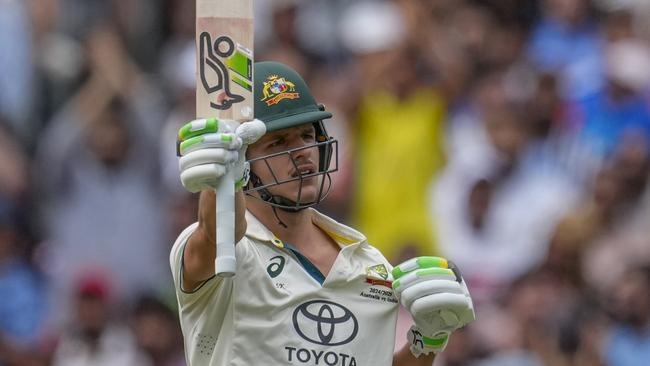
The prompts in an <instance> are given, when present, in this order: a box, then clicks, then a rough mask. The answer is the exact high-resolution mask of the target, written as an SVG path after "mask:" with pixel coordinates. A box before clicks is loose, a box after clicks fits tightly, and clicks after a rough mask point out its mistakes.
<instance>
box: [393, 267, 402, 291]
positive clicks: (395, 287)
mask: <svg viewBox="0 0 650 366" xmlns="http://www.w3.org/2000/svg"><path fill="white" fill-rule="evenodd" d="M393 273H395V271H394V270H393ZM400 286H402V283H401V282H399V280H395V281H393V290H397V289H398V288H399V287H400Z"/></svg>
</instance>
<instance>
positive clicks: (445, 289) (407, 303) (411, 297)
mask: <svg viewBox="0 0 650 366" xmlns="http://www.w3.org/2000/svg"><path fill="white" fill-rule="evenodd" d="M439 293H450V294H458V295H462V296H465V295H464V294H463V289H462V288H461V286H460V284H459V283H458V282H456V281H448V280H434V279H432V280H428V281H421V282H418V283H416V284H414V285H412V286H409V287H408V288H406V289H404V290H403V291H402V292H401V294H400V302H401V304H402V305H403V306H404V307H405V308H407V309H410V308H411V306H412V304H413V302H414V301H416V300H418V299H420V298H423V297H426V296H430V295H435V294H439Z"/></svg>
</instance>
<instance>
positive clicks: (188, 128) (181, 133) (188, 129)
mask: <svg viewBox="0 0 650 366" xmlns="http://www.w3.org/2000/svg"><path fill="white" fill-rule="evenodd" d="M218 130H219V120H218V119H216V118H208V119H206V120H205V126H203V128H200V129H198V130H192V122H189V123H186V124H185V125H184V126H183V127H181V129H180V130H178V139H179V140H181V141H185V140H187V139H191V138H192V137H195V136H199V135H202V134H204V133H214V132H217V131H218Z"/></svg>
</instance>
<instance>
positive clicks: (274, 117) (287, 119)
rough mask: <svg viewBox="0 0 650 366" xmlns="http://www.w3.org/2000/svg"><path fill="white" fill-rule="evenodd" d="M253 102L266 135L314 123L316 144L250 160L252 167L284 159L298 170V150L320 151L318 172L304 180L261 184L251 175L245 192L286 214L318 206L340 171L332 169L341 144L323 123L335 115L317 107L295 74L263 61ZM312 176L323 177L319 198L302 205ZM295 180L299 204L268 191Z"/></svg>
mask: <svg viewBox="0 0 650 366" xmlns="http://www.w3.org/2000/svg"><path fill="white" fill-rule="evenodd" d="M254 98H255V118H257V119H259V120H261V121H262V122H264V124H265V125H266V131H267V132H273V131H277V130H281V129H285V128H290V127H295V126H300V125H303V124H307V123H311V124H313V125H314V128H315V131H316V143H315V144H313V145H309V146H305V147H301V148H298V149H293V150H287V151H283V152H280V153H276V154H272V155H267V156H263V157H258V158H255V159H252V160H249V162H250V163H253V162H255V161H259V160H267V159H270V158H274V157H277V156H281V155H285V156H288V157H289V158H290V159H291V161H292V163H293V164H294V165H295V166H296V167H297V166H298V164H297V162H296V161H295V160H294V159H293V154H294V153H295V152H296V151H297V150H302V149H309V148H314V147H318V150H319V168H318V172H314V173H311V174H308V175H304V176H303V175H300V176H298V177H296V178H293V179H288V180H284V181H278V180H277V179H275V181H274V182H262V181H261V179H260V178H259V176H257V175H256V174H255V173H254V172H252V171H251V173H250V182H249V184H248V186H247V187H246V190H245V191H246V192H247V193H249V194H250V193H251V192H254V191H257V192H258V193H259V195H260V198H261V199H262V200H263V201H264V202H266V203H268V204H270V205H272V206H274V207H277V208H280V209H283V210H287V211H298V210H301V209H304V208H307V207H310V206H313V205H316V204H318V203H319V202H321V201H322V200H323V199H325V197H326V196H327V194H328V193H329V190H330V188H331V182H332V180H331V177H330V173H332V172H334V171H336V170H337V168H338V163H336V164H335V165H334V167H333V168H331V167H330V165H331V161H332V158H333V157H334V158H335V161H336V162H337V160H338V152H337V146H338V142H337V141H336V140H335V139H333V138H332V137H330V136H329V135H328V134H327V131H326V129H325V126H324V124H323V120H325V119H328V118H331V117H332V114H331V113H329V112H327V111H326V110H325V107H324V106H323V105H322V104H318V103H316V100H315V99H314V97H313V96H312V94H311V91H310V90H309V88H308V87H307V84H306V83H305V81H304V80H303V78H302V77H301V76H300V75H299V74H298V73H297V72H296V71H295V70H293V69H291V68H290V67H288V66H286V65H283V64H281V63H278V62H271V61H264V62H257V63H255V65H254ZM265 166H266V167H268V169H271V168H270V165H269V164H265ZM271 175H272V176H273V177H275V176H276V175H275V174H274V173H273V172H271ZM312 176H321V179H320V189H319V194H318V197H317V198H316V199H315V200H314V201H311V202H301V200H300V196H301V192H302V183H303V180H304V179H305V178H310V177H312ZM296 180H299V181H300V185H299V188H298V189H299V192H298V201H297V202H296V201H292V200H290V199H288V198H286V197H280V196H276V195H273V194H272V193H271V192H270V191H269V190H268V188H270V187H272V186H276V185H279V184H283V183H287V182H291V181H296Z"/></svg>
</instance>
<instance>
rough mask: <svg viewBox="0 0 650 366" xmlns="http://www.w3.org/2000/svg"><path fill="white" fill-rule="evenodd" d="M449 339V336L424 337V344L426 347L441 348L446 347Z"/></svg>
mask: <svg viewBox="0 0 650 366" xmlns="http://www.w3.org/2000/svg"><path fill="white" fill-rule="evenodd" d="M448 338H449V336H448V335H446V334H445V335H443V336H441V337H438V338H429V337H422V343H424V345H425V346H426V347H430V348H440V347H442V346H444V345H445V342H447V339H448Z"/></svg>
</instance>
